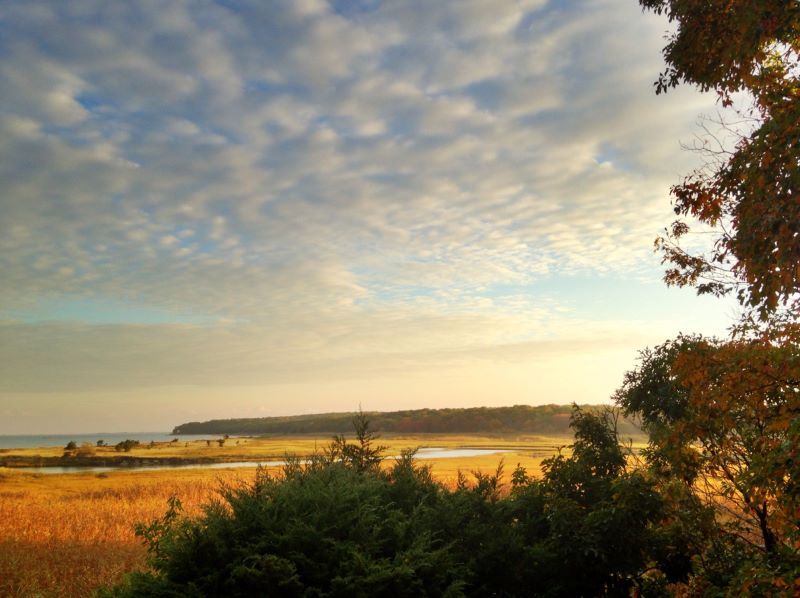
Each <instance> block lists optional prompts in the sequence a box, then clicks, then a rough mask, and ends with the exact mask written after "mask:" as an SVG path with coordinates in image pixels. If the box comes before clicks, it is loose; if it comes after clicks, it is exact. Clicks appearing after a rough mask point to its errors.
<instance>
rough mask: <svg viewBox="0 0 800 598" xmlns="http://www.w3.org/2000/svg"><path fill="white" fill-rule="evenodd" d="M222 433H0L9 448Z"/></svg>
mask: <svg viewBox="0 0 800 598" xmlns="http://www.w3.org/2000/svg"><path fill="white" fill-rule="evenodd" d="M220 437H221V435H219V434H217V435H215V434H181V435H180V436H175V435H173V434H166V433H161V432H119V433H117V432H114V433H113V434H111V433H109V434H107V433H103V432H95V433H93V434H42V435H30V434H25V435H0V449H9V448H39V447H52V446H60V447H63V446H66V445H67V443H68V442H70V441H75V443H76V444H77V445H78V446H80V445H81V444H83V443H84V442H88V443H91V444H96V443H97V441H98V440H103V441H105V443H106V444H108V445H111V446H113V445H115V444H117V443H118V442H122V441H123V440H127V439H129V438H130V439H131V440H138V441H139V442H141V443H142V444H147V443H149V442H151V441H154V442H169V441H171V440H172V439H173V438H177V439H178V442H186V441H189V440H204V439H207V438H208V439H211V438H220Z"/></svg>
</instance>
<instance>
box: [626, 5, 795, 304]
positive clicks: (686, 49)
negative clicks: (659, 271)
mask: <svg viewBox="0 0 800 598" xmlns="http://www.w3.org/2000/svg"><path fill="white" fill-rule="evenodd" d="M640 4H641V5H642V6H643V7H644V8H645V9H649V10H653V11H655V12H657V13H665V14H666V15H668V17H669V19H670V21H673V22H674V23H675V24H676V30H675V33H674V34H672V36H671V37H670V39H669V43H668V44H667V46H666V47H665V48H664V58H665V60H666V63H667V70H666V71H665V72H664V73H663V74H662V75H661V77H660V78H659V80H658V81H657V83H656V90H657V92H663V91H666V90H667V89H669V88H671V87H675V86H677V85H679V84H680V83H684V82H685V83H689V84H693V85H696V86H698V87H699V88H700V89H702V90H715V91H716V92H717V94H718V95H719V98H720V101H721V103H722V104H723V106H726V107H727V106H731V105H732V104H733V97H734V94H736V93H738V92H743V93H744V94H745V96H746V97H749V98H750V99H751V100H752V107H751V108H750V109H749V110H747V111H743V110H738V112H739V116H738V121H739V124H738V125H736V124H732V123H728V124H727V125H725V126H726V128H727V130H728V132H729V133H733V134H735V135H737V136H738V137H739V141H738V143H736V145H735V147H734V148H727V147H725V144H724V143H719V140H717V139H711V140H708V141H710V142H711V144H712V145H710V146H709V145H705V146H704V147H703V149H704V150H705V153H706V155H707V157H708V158H709V163H708V164H707V165H706V167H704V168H702V169H700V170H698V171H696V172H694V173H692V174H690V175H689V176H687V177H686V179H685V180H684V181H683V182H682V183H680V184H678V185H675V186H674V187H673V188H672V195H673V197H674V199H675V203H674V207H675V212H676V214H678V215H680V216H691V217H693V218H696V219H698V220H699V221H700V222H702V223H704V224H707V225H710V226H712V227H718V230H719V231H720V233H719V235H718V237H717V241H716V243H715V245H714V247H713V250H712V251H711V253H710V255H708V256H695V255H690V254H688V253H686V252H685V251H684V250H683V249H681V248H680V246H679V245H678V244H677V243H678V241H679V240H680V238H681V237H683V236H684V235H685V234H686V233H687V232H689V226H688V225H687V224H686V223H685V222H683V221H678V222H676V223H674V224H673V225H672V227H671V230H670V231H669V233H668V234H667V236H666V237H665V238H662V239H659V240H658V241H657V244H658V246H659V247H661V249H662V250H663V255H664V261H665V262H668V263H670V264H671V269H670V270H669V271H668V272H667V275H666V277H665V280H666V281H667V282H668V283H669V284H678V285H681V286H683V285H695V286H697V288H698V291H699V292H701V293H715V294H720V295H721V294H726V293H728V292H730V291H732V290H734V289H736V290H737V295H738V298H739V300H740V302H741V303H742V304H743V305H748V306H750V307H752V308H755V309H756V310H757V311H758V312H759V314H760V316H761V317H762V318H766V317H767V316H768V314H770V313H771V312H774V311H775V310H776V309H777V308H779V307H780V306H781V305H784V304H786V303H794V309H797V307H798V306H797V303H796V300H797V297H796V295H795V293H796V290H797V288H798V286H800V268H798V267H797V264H798V263H800V235H798V231H799V229H800V202H798V200H797V189H798V188H800V143H798V139H800V79H799V78H800V64H798V56H799V55H800V4H798V3H797V2H787V1H786V0H733V1H731V2H707V1H706V0H640ZM748 123H749V126H750V129H752V130H747V129H743V128H742V127H744V126H745V125H747V124H748ZM727 269H730V273H731V274H732V278H731V277H726V276H724V273H725V271H726V270H727Z"/></svg>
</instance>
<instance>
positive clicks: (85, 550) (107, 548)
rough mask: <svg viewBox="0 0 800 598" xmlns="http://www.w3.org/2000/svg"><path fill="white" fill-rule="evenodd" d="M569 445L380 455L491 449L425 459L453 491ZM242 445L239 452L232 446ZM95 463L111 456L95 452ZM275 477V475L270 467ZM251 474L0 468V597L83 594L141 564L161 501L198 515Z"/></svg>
mask: <svg viewBox="0 0 800 598" xmlns="http://www.w3.org/2000/svg"><path fill="white" fill-rule="evenodd" d="M571 440H572V439H571V438H570V437H534V436H521V437H517V438H508V437H503V438H499V437H491V436H464V435H452V436H451V435H435V436H431V435H427V436H426V435H416V436H395V437H385V438H381V439H380V442H381V444H384V445H386V446H387V447H388V448H387V449H386V454H388V455H392V454H398V453H399V452H400V450H402V449H404V448H411V447H447V448H466V447H470V448H478V447H483V448H497V449H508V450H509V451H510V452H507V453H503V454H493V455H482V456H478V457H463V458H462V457H452V458H441V459H430V460H428V459H426V460H424V462H425V463H430V464H431V465H432V468H433V473H434V475H435V477H436V478H437V479H438V480H440V481H442V482H444V483H446V484H448V485H449V484H454V483H455V480H456V479H457V476H458V472H459V470H460V471H463V472H470V471H473V470H481V471H487V472H488V471H494V470H495V469H496V468H497V466H498V464H499V463H500V460H501V459H502V460H503V461H504V463H505V472H506V480H508V477H509V475H510V473H511V471H512V470H513V468H514V467H515V466H516V465H517V463H520V464H521V465H523V466H524V467H526V468H527V469H528V470H529V472H531V473H536V472H538V471H539V467H540V465H541V461H542V459H543V458H545V457H547V456H549V455H551V454H553V453H554V452H555V451H556V450H557V449H558V447H561V446H564V445H566V444H569V443H570V442H571ZM237 441H238V444H237ZM328 442H329V439H328V438H311V437H291V438H289V437H284V438H268V439H233V438H231V439H229V440H228V441H227V442H226V443H225V446H223V447H219V446H218V445H217V443H216V442H212V443H211V446H208V445H207V443H206V442H204V441H194V442H189V443H184V442H178V443H158V444H156V445H154V446H153V447H146V446H142V447H138V448H135V449H133V450H132V451H131V452H130V453H126V454H129V455H132V456H137V457H141V458H142V459H146V458H148V457H152V456H159V457H167V456H169V457H180V458H184V459H187V460H191V459H201V458H202V459H206V458H210V457H213V458H215V459H220V460H226V461H239V460H258V459H264V460H268V459H272V458H281V457H282V456H284V455H285V454H286V453H292V454H298V455H306V454H309V453H311V452H313V451H314V450H315V448H321V447H323V446H325V445H327V443H328ZM95 450H96V454H97V455H103V454H105V453H107V454H109V455H110V454H113V453H114V450H113V448H103V447H100V448H96V449H95ZM62 453H63V448H61V447H54V448H45V449H21V450H13V451H6V452H5V454H15V455H23V456H35V455H41V456H58V455H60V454H62ZM274 469H275V470H278V469H279V468H274ZM253 476H254V470H253V469H250V468H238V469H237V468H229V469H214V470H203V469H179V470H168V469H162V470H153V471H125V470H121V471H113V472H109V473H90V472H86V473H70V474H63V475H52V474H41V473H32V472H23V471H19V470H15V469H12V468H0V596H63V597H70V596H87V595H91V593H92V592H93V590H94V589H96V588H97V587H99V586H101V585H105V584H109V583H113V582H115V581H116V580H118V579H119V578H120V577H121V576H123V575H124V574H125V573H127V572H129V571H132V570H134V569H137V568H142V567H144V566H145V556H146V554H145V549H144V547H143V546H142V544H141V541H140V539H139V538H137V537H136V536H135V534H134V531H133V527H134V525H135V524H136V523H137V522H145V521H149V520H151V519H154V518H156V517H159V516H161V515H162V514H163V513H164V512H165V510H166V507H167V499H168V498H170V497H171V496H177V497H178V498H179V499H180V500H181V502H182V503H183V506H184V510H185V512H186V513H188V514H190V515H191V514H196V513H199V512H200V511H201V507H202V505H203V504H204V503H207V502H208V501H209V500H212V499H213V498H214V496H215V494H216V492H217V490H218V489H219V487H220V484H224V483H237V482H240V481H244V482H247V481H250V480H252V479H253Z"/></svg>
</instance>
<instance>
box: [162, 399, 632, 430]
mask: <svg viewBox="0 0 800 598" xmlns="http://www.w3.org/2000/svg"><path fill="white" fill-rule="evenodd" d="M583 408H584V409H586V410H589V411H593V410H596V409H597V407H595V406H588V405H587V406H585V407H583ZM354 415H357V414H354V413H324V414H313V415H295V416H286V417H264V418H246V419H225V420H210V421H207V422H191V423H186V424H182V425H180V426H177V427H176V428H175V430H174V433H175V434H252V435H256V434H318V433H324V434H345V433H347V432H349V431H350V430H351V429H352V428H351V423H352V419H353V416H354ZM366 415H367V416H368V417H369V419H370V421H371V422H372V424H373V425H374V426H375V427H376V428H378V429H380V430H382V431H383V432H386V433H396V434H417V433H436V434H450V433H456V434H476V433H486V434H501V433H502V434H508V433H518V434H543V435H553V434H564V433H569V417H570V406H569V405H537V406H531V405H515V406H513V407H471V408H466V409H414V410H406V411H393V412H368V413H366ZM619 425H620V431H622V432H625V433H628V434H630V433H635V432H637V431H638V430H637V429H636V427H635V425H634V424H633V423H632V422H628V421H620V422H619Z"/></svg>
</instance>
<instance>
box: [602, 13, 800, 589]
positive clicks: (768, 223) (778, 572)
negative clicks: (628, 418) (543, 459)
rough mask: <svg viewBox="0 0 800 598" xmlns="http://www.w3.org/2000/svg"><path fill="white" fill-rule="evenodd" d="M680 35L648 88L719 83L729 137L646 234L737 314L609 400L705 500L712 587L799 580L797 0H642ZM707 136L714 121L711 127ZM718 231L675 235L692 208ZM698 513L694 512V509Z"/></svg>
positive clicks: (685, 340)
mask: <svg viewBox="0 0 800 598" xmlns="http://www.w3.org/2000/svg"><path fill="white" fill-rule="evenodd" d="M640 4H641V5H642V6H643V7H644V8H645V9H647V10H653V11H655V12H657V13H659V14H666V15H667V17H668V18H669V19H670V21H671V22H672V23H673V24H674V32H673V33H672V34H671V36H670V37H669V38H668V43H667V45H666V47H665V48H664V58H665V61H666V64H667V68H666V70H665V71H664V73H662V74H661V76H660V77H659V79H658V81H657V82H656V92H657V93H663V92H666V91H668V90H669V89H670V88H672V87H675V86H677V85H680V84H682V83H688V84H690V85H695V86H697V87H699V88H700V89H701V90H703V91H709V90H710V91H714V92H716V94H717V96H718V98H719V102H720V104H721V105H722V107H723V109H724V110H726V111H727V112H726V114H728V115H730V114H733V115H735V116H734V117H732V118H731V117H730V116H726V117H724V118H722V120H720V123H719V124H720V126H721V127H723V129H724V130H725V131H726V133H728V134H733V135H734V136H735V142H734V143H732V144H729V145H727V144H726V143H725V142H724V140H720V139H717V138H714V137H713V136H709V137H707V138H705V139H704V140H703V141H704V143H703V144H702V145H701V146H699V148H698V149H700V150H701V151H702V152H703V154H704V155H705V156H706V158H707V161H706V163H705V164H704V166H703V167H701V168H699V169H698V170H696V171H694V172H692V173H690V174H689V175H688V176H687V177H685V179H684V180H683V181H682V182H681V183H679V184H677V185H675V186H674V187H673V188H672V190H671V194H672V197H673V206H674V210H675V213H676V215H677V216H679V217H680V218H681V219H679V220H677V221H676V222H674V223H673V224H672V225H671V227H670V228H669V229H668V230H667V232H666V234H665V235H664V236H663V237H662V238H659V239H658V240H657V241H656V245H657V247H658V248H660V249H661V251H662V252H663V260H664V263H666V264H668V270H667V273H666V276H665V280H666V282H667V283H668V284H674V285H678V286H694V287H696V289H697V291H698V292H699V293H701V294H702V293H711V294H715V295H719V296H722V295H727V294H730V293H734V294H735V295H736V297H737V299H738V301H739V303H740V304H741V305H742V306H743V307H744V308H746V310H747V311H746V314H745V316H744V317H743V318H742V320H741V321H740V322H739V323H738V325H737V326H735V327H734V329H733V333H732V335H731V337H730V338H729V339H727V340H716V339H706V338H703V337H699V336H680V337H678V338H677V339H675V340H672V341H668V342H667V343H665V344H663V345H661V346H659V347H656V348H655V349H653V350H646V351H644V352H642V355H641V361H640V365H639V367H638V368H637V369H635V370H633V371H631V372H629V373H628V374H627V375H626V377H625V380H624V382H623V385H622V387H621V388H620V389H619V391H618V392H617V395H616V399H617V401H618V402H619V403H620V404H621V405H622V406H623V407H624V408H625V409H626V411H627V412H628V413H629V414H636V415H638V416H640V417H641V418H642V421H643V423H644V425H645V428H646V429H647V431H648V432H649V434H650V447H649V449H648V451H647V452H646V456H647V459H648V463H649V465H650V468H651V471H652V472H654V474H655V475H657V476H660V477H661V478H662V479H665V480H673V482H678V483H679V484H680V485H681V486H682V487H683V489H684V490H683V492H684V493H688V495H689V496H691V497H694V498H696V499H698V500H700V501H701V502H702V503H703V504H704V505H706V506H708V507H711V508H713V512H714V515H715V518H716V523H717V532H716V533H715V534H713V535H712V536H710V541H709V544H708V545H707V546H706V547H705V548H704V549H703V550H702V551H700V553H698V554H697V555H696V557H697V558H696V564H697V570H696V571H695V574H696V577H695V582H696V587H697V588H702V587H705V590H703V592H705V593H708V594H714V593H715V592H719V593H728V594H730V593H734V594H744V593H748V594H753V595H754V594H758V595H762V594H776V593H786V594H792V593H793V592H798V591H800V585H795V580H796V579H797V578H798V577H800V555H799V553H798V547H800V543H798V542H800V487H799V486H798V480H799V479H800V477H799V476H800V471H798V466H797V464H796V463H797V457H798V454H799V453H800V450H799V449H800V418H798V415H800V325H798V323H797V322H798V316H800V300H798V297H800V295H799V294H798V291H800V201H798V197H797V189H798V187H799V186H800V81H798V77H800V62H799V61H798V56H799V55H800V3H798V2H796V1H785V0H731V1H729V2H708V1H705V0H640ZM706 132H708V133H709V134H710V132H709V131H708V130H706ZM687 218H688V219H692V218H693V219H695V220H696V221H698V222H699V223H700V224H701V225H704V226H709V227H711V228H712V230H713V231H716V238H715V242H714V243H713V246H712V247H711V249H710V251H709V252H708V253H706V254H699V255H698V254H693V253H691V252H690V251H688V250H686V249H685V247H682V246H681V242H682V241H683V240H684V238H685V236H686V235H687V234H688V233H689V232H690V229H691V227H690V224H689V222H687V220H686V219H687ZM698 512H700V511H698Z"/></svg>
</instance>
